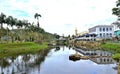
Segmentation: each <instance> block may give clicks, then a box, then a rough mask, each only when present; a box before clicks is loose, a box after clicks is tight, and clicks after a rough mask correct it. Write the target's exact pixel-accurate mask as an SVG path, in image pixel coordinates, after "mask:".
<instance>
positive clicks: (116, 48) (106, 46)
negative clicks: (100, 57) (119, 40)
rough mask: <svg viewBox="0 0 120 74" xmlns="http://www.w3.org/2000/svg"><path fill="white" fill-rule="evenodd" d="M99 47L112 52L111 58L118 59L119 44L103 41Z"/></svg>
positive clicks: (119, 56) (119, 53)
mask: <svg viewBox="0 0 120 74" xmlns="http://www.w3.org/2000/svg"><path fill="white" fill-rule="evenodd" d="M101 48H102V49H105V50H107V51H111V52H113V53H114V54H113V56H112V57H113V59H115V60H117V61H119V59H120V44H115V43H105V44H101Z"/></svg>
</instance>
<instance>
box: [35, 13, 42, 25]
mask: <svg viewBox="0 0 120 74" xmlns="http://www.w3.org/2000/svg"><path fill="white" fill-rule="evenodd" d="M39 17H42V16H41V15H40V14H38V13H35V15H34V18H35V19H37V26H38V27H39Z"/></svg>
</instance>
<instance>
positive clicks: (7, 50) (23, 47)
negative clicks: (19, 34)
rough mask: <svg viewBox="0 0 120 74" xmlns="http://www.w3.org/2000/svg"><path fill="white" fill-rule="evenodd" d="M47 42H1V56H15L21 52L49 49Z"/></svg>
mask: <svg viewBox="0 0 120 74" xmlns="http://www.w3.org/2000/svg"><path fill="white" fill-rule="evenodd" d="M47 48H48V45H47V43H43V44H37V43H34V42H23V43H8V44H0V57H4V56H15V55H19V54H28V53H35V52H38V51H40V50H42V49H47Z"/></svg>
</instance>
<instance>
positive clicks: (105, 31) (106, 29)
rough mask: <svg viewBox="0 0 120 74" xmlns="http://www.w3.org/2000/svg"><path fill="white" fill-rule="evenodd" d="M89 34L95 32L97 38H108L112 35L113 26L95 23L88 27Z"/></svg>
mask: <svg viewBox="0 0 120 74" xmlns="http://www.w3.org/2000/svg"><path fill="white" fill-rule="evenodd" d="M89 34H96V35H97V37H96V38H97V39H108V38H112V37H113V35H114V27H113V26H112V25H97V26H95V27H92V28H89Z"/></svg>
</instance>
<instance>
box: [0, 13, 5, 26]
mask: <svg viewBox="0 0 120 74" xmlns="http://www.w3.org/2000/svg"><path fill="white" fill-rule="evenodd" d="M5 18H6V15H5V14H4V13H1V14H0V24H1V28H3V23H5Z"/></svg>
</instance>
